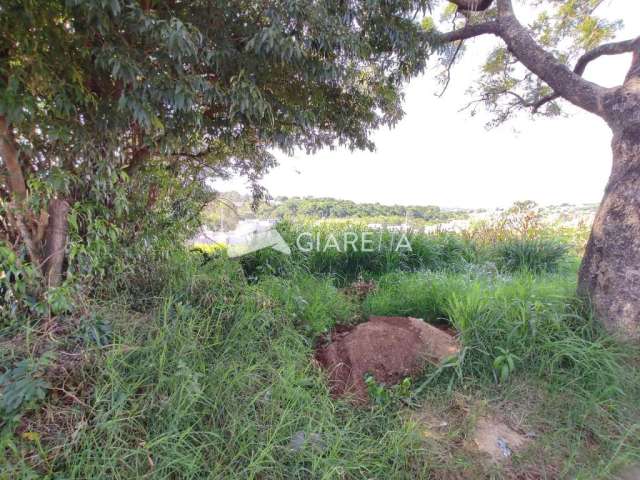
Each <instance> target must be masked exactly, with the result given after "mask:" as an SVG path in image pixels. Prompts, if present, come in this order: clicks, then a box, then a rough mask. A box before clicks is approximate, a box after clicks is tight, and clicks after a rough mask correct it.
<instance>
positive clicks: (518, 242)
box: [494, 238, 568, 273]
mask: <svg viewBox="0 0 640 480" xmlns="http://www.w3.org/2000/svg"><path fill="white" fill-rule="evenodd" d="M567 252H568V247H567V246H566V245H565V244H562V243H560V242H558V241H556V240H545V239H539V238H536V239H512V240H506V241H504V242H502V243H498V244H497V245H496V246H495V252H494V254H495V259H496V264H497V266H498V268H500V270H501V271H505V272H519V271H527V270H528V271H530V272H536V273H542V272H556V271H558V267H559V266H560V264H561V262H562V260H563V259H564V258H565V256H566V254H567Z"/></svg>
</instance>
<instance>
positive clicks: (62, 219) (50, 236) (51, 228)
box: [44, 199, 70, 287]
mask: <svg viewBox="0 0 640 480" xmlns="http://www.w3.org/2000/svg"><path fill="white" fill-rule="evenodd" d="M69 208H70V207H69V204H68V203H67V202H66V201H65V200H60V199H54V200H51V202H50V203H49V225H48V226H47V236H46V242H45V264H44V274H45V280H46V283H47V286H49V287H57V286H59V285H60V283H61V282H62V269H63V266H64V258H65V251H66V247H67V229H68V225H69Z"/></svg>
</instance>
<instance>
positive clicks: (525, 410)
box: [0, 245, 640, 479]
mask: <svg viewBox="0 0 640 480" xmlns="http://www.w3.org/2000/svg"><path fill="white" fill-rule="evenodd" d="M174 247H175V246H174ZM177 247H178V248H174V249H173V250H170V252H169V255H168V256H167V258H166V259H164V260H163V261H158V262H157V263H156V260H155V258H159V257H152V258H151V261H148V262H147V263H151V264H152V265H151V266H150V267H149V271H150V272H152V276H153V277H156V278H154V282H155V284H157V286H155V287H154V291H155V292H157V293H155V294H154V298H153V299H150V300H149V301H148V302H140V301H139V300H137V299H136V298H135V296H133V295H132V292H133V291H135V290H134V287H132V286H129V291H124V290H122V289H120V288H116V287H112V288H106V287H105V289H104V295H106V294H107V293H108V294H109V295H110V296H111V298H109V299H108V300H107V301H93V302H92V303H91V305H89V306H88V310H89V311H90V312H91V314H90V315H87V316H86V317H84V318H83V319H82V320H81V322H80V326H79V328H78V330H77V332H75V333H74V335H79V336H80V337H81V338H82V339H83V340H84V344H85V345H87V346H90V345H92V344H94V342H95V346H94V347H92V348H94V349H95V350H93V351H94V355H95V356H94V357H92V361H91V362H90V364H89V365H87V366H86V367H85V369H86V372H85V373H84V378H85V379H86V381H88V382H89V383H90V389H89V391H88V392H86V391H85V392H84V393H82V394H81V393H80V392H79V391H75V392H74V391H73V390H71V391H70V392H69V393H72V394H74V395H77V396H78V397H79V398H80V399H81V401H82V402H83V403H85V404H86V405H87V407H84V406H83V404H81V403H77V402H74V403H73V404H72V405H69V404H68V402H67V401H68V400H69V398H70V397H64V398H61V397H57V396H55V395H49V396H47V397H46V398H45V400H44V401H45V402H46V404H45V405H46V409H45V410H43V415H44V412H56V416H55V418H58V419H60V420H58V422H59V423H60V424H59V425H57V426H56V425H51V424H48V423H47V424H46V428H43V429H42V433H40V434H39V435H40V436H41V438H40V437H38V441H37V442H36V441H35V440H31V438H32V436H31V435H30V436H29V437H25V436H20V435H19V434H18V431H17V430H15V429H14V428H12V429H10V431H9V432H5V433H4V436H3V437H0V441H1V442H2V445H3V446H7V448H6V450H5V451H6V455H5V456H4V457H0V466H1V467H2V468H3V473H4V472H7V474H8V475H10V476H11V477H12V478H13V477H16V478H20V477H24V476H27V475H28V474H32V475H33V476H36V475H38V474H40V473H44V472H46V473H48V474H49V475H51V476H56V475H57V476H64V477H69V478H87V477H97V478H103V477H105V476H109V477H115V478H131V477H140V476H144V475H147V476H149V477H151V478H160V477H167V476H184V475H190V476H212V477H217V478H218V477H219V478H247V477H259V476H264V477H268V478H298V477H307V476H311V477H314V478H315V477H323V476H327V477H328V476H332V475H333V474H334V473H336V472H338V473H339V474H340V475H345V476H348V477H352V478H371V477H375V478H407V479H409V478H421V477H425V478H426V477H428V476H430V475H431V476H433V475H440V476H442V475H449V474H450V475H458V474H460V475H463V478H464V476H465V475H466V474H467V473H469V472H478V471H481V472H485V468H486V467H485V466H483V464H482V463H481V462H480V461H479V459H477V458H475V457H470V456H468V455H467V454H466V453H465V452H466V450H465V449H460V448H459V445H460V444H462V443H463V441H464V439H465V438H468V436H469V434H470V433H469V431H468V429H465V428H463V427H460V426H458V425H459V424H461V423H462V422H464V420H461V419H459V418H458V419H456V418H454V419H451V418H450V417H449V416H446V415H450V412H464V411H467V409H471V412H470V413H469V415H475V414H476V412H477V410H476V407H474V405H476V404H477V403H486V402H487V401H490V402H491V403H492V404H496V405H500V406H502V405H507V407H505V408H514V409H516V410H514V412H515V411H517V413H518V415H520V414H522V415H523V417H524V418H525V419H526V422H527V423H526V425H527V426H528V428H530V429H531V430H532V431H535V432H536V433H537V437H536V439H535V445H536V447H535V448H542V449H543V450H542V451H541V452H539V455H541V457H540V458H545V459H546V463H545V465H549V470H546V472H547V473H549V472H551V473H553V472H556V473H557V472H558V471H562V472H565V471H566V472H572V473H575V474H576V475H577V476H578V477H580V475H582V477H583V478H594V477H596V478H597V476H598V475H599V474H600V472H608V471H610V470H612V469H613V468H614V463H613V461H614V460H613V459H615V461H616V462H618V461H621V460H622V459H624V458H627V457H629V458H631V457H632V456H633V455H636V454H637V452H639V451H640V445H639V444H638V442H637V439H635V438H634V436H633V435H631V432H633V431H634V430H633V428H635V427H634V426H633V425H634V424H635V423H637V420H638V411H637V402H638V398H639V397H638V395H640V391H638V388H637V385H638V384H639V382H638V378H637V369H635V368H630V366H631V365H633V363H629V362H633V352H632V351H629V350H627V349H626V348H625V347H623V346H621V345H618V344H615V343H614V342H612V340H611V339H610V338H609V337H607V336H606V335H605V334H603V332H602V331H601V330H600V329H599V328H598V327H597V326H596V325H595V324H594V323H593V322H592V320H591V318H590V317H589V315H588V311H587V310H586V309H584V307H583V306H582V305H581V304H580V302H579V301H578V299H576V297H575V295H574V293H573V290H574V288H575V283H574V281H573V280H569V279H568V278H570V277H572V274H571V273H570V274H569V275H566V272H564V273H556V274H533V273H531V272H527V273H518V274H515V275H505V274H501V273H500V272H498V271H497V270H496V269H495V268H493V269H490V268H484V267H483V265H482V264H480V265H474V264H471V265H468V266H467V268H462V265H457V266H456V267H455V268H449V269H447V268H444V269H443V271H439V272H413V273H407V272H401V271H396V272H392V273H389V274H387V275H384V276H383V277H381V278H380V280H379V281H378V282H377V288H376V289H375V291H373V292H370V293H369V295H368V296H367V297H366V298H365V300H364V303H363V306H362V309H363V311H362V312H358V305H357V304H355V303H353V302H351V301H350V300H348V299H347V298H346V297H345V296H344V295H343V294H342V293H340V291H339V290H338V289H336V287H335V286H334V285H333V284H332V282H331V279H330V278H327V277H326V276H324V275H318V274H317V273H315V272H310V271H308V270H307V266H306V265H304V264H297V263H296V262H297V261H298V260H301V259H302V257H294V258H293V259H289V262H290V264H291V265H290V270H288V271H286V272H285V271H283V273H282V274H281V275H280V276H277V277H276V276H273V275H260V276H259V277H258V278H256V279H255V280H253V281H252V282H248V281H247V278H246V277H245V275H244V273H243V270H242V268H241V267H242V266H241V264H240V262H239V261H238V260H234V259H228V258H226V257H225V256H224V255H211V256H209V257H205V256H203V255H202V254H201V253H199V252H188V251H186V250H184V249H181V248H179V246H177ZM163 248H168V245H166V246H164V247H163ZM452 258H455V257H452ZM125 285H126V283H125ZM132 306H133V307H134V308H135V310H132V309H131V307H132ZM143 307H144V308H143ZM136 310H142V313H136ZM369 314H383V315H384V314H389V315H411V316H416V317H422V318H425V319H427V320H428V321H440V322H443V321H444V322H451V323H452V324H453V325H454V326H455V328H456V329H457V330H458V332H459V335H460V336H461V340H462V342H463V345H464V349H463V354H462V355H460V356H458V357H454V358H452V359H450V360H449V361H448V362H447V363H446V364H444V365H442V366H441V368H440V369H439V370H434V369H432V370H427V371H426V372H425V378H424V379H416V380H415V381H411V382H410V381H408V380H407V381H405V382H403V383H402V384H400V385H398V386H391V385H384V386H383V385H380V384H377V382H372V381H371V380H369V385H370V389H371V391H372V393H373V397H374V400H376V401H374V402H373V404H372V406H371V407H370V408H368V409H360V408H354V407H353V406H351V405H350V404H349V403H346V402H344V401H341V400H337V399H333V398H332V397H331V396H330V394H329V391H328V388H327V385H326V383H325V380H326V379H325V377H324V375H323V373H322V372H321V371H320V370H319V369H318V368H316V366H315V365H314V363H313V362H312V361H311V360H310V359H311V358H312V355H313V347H314V345H315V344H316V342H317V341H318V334H321V333H322V332H323V331H325V330H326V329H327V328H330V327H331V326H332V325H334V324H335V323H336V322H338V323H345V322H350V321H353V320H354V319H355V318H356V317H358V318H359V317H360V316H362V317H364V316H366V315H369ZM109 330H110V331H109ZM95 339H102V340H98V341H96V340H95ZM107 339H108V340H107ZM505 365H506V367H505ZM507 370H508V374H507V373H506V372H507ZM503 371H504V372H505V373H502V372H503ZM39 375H40V374H39V373H38V374H34V377H37V378H41V377H39ZM42 378H43V379H44V380H46V381H48V382H49V383H50V384H51V386H52V387H53V388H57V387H58V383H57V382H60V381H64V380H61V379H58V378H57V377H55V376H45V377H42ZM498 381H499V383H498ZM53 388H52V390H53ZM65 388H66V389H72V388H73V385H71V384H68V385H65ZM465 399H468V400H465ZM420 403H424V404H425V405H426V406H428V407H429V408H435V407H436V406H437V407H438V408H442V409H443V410H442V411H443V412H444V415H445V416H443V417H442V418H443V419H445V420H447V421H449V422H451V423H450V430H449V431H448V433H447V434H446V435H444V436H442V437H438V438H433V439H432V438H430V437H428V436H427V434H428V432H427V431H425V425H423V424H421V423H416V422H414V421H412V420H410V417H411V418H412V417H413V415H414V413H415V414H419V413H420V412H421V410H418V411H416V412H408V411H407V410H406V407H407V405H414V406H415V405H417V404H420ZM509 405H511V406H512V407H509ZM78 411H81V412H83V415H82V416H81V417H80V419H78V420H77V421H76V422H75V423H73V422H71V423H72V425H71V426H69V427H67V426H66V423H65V422H69V418H73V417H72V416H71V415H72V412H78ZM447 412H449V414H447ZM35 413H36V412H33V411H30V412H29V411H28V412H27V414H28V415H33V414H35ZM460 415H461V414H460ZM45 419H46V417H45V416H39V417H35V418H31V417H30V418H29V421H30V422H40V423H36V424H37V425H44V423H43V422H45ZM31 425H33V423H32V424H31ZM56 428H58V429H60V430H61V431H58V432H57V433H55V432H56V430H55V429H56ZM448 428H449V427H448ZM67 429H68V430H67ZM51 430H53V432H54V433H49V432H51ZM30 431H39V430H36V429H34V428H33V427H31V428H30ZM301 431H302V432H306V433H307V434H309V435H311V434H314V435H317V436H318V437H319V438H320V439H321V440H322V442H321V444H322V445H324V446H323V447H321V448H303V449H302V450H294V449H292V448H291V447H290V445H291V441H292V438H294V437H295V436H296V434H297V433H298V432H301ZM586 431H588V432H589V434H588V435H585V434H584V432H586ZM13 432H15V434H14V435H12V433H13ZM33 438H35V437H33ZM432 440H433V441H432ZM9 446H11V447H9ZM538 446H540V447H538ZM211 452H215V455H211ZM442 455H446V458H447V459H449V460H448V461H447V462H442V460H441V459H442ZM122 458H127V459H128V461H127V462H122ZM537 458H538V457H531V458H529V457H526V456H518V457H517V460H518V462H517V465H520V464H521V468H522V469H523V470H522V471H525V472H526V471H529V469H531V468H537V467H535V465H537V463H536V462H537V461H538V460H537ZM551 462H553V464H552V465H551V464H550V463H551ZM461 465H462V466H461ZM464 465H466V467H464ZM495 468H497V467H495ZM545 468H546V467H545ZM461 469H462V470H461ZM491 472H493V473H494V474H496V475H497V476H498V477H500V475H501V474H502V473H504V474H505V475H506V474H508V473H509V472H506V473H505V472H502V471H498V470H495V469H494V470H491ZM496 472H498V473H496ZM487 474H488V473H487ZM467 476H469V475H467Z"/></svg>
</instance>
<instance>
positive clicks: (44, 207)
mask: <svg viewBox="0 0 640 480" xmlns="http://www.w3.org/2000/svg"><path fill="white" fill-rule="evenodd" d="M426 3H427V2H426V1H424V0H415V1H410V2H406V1H397V2H378V1H375V2H349V3H344V4H342V3H340V4H336V3H335V2H297V1H289V0H283V1H278V2H271V3H270V4H269V6H268V8H263V7H264V6H263V4H262V2H257V1H248V2H244V1H243V2H228V1H226V0H219V1H214V2H187V3H178V4H175V5H174V4H167V3H163V2H155V1H142V2H139V1H131V0H113V1H109V2H104V1H99V0H89V1H76V0H73V1H66V2H60V1H56V0H48V1H43V2H34V1H27V2H23V1H17V0H12V1H9V2H4V3H3V4H2V6H0V33H1V36H2V38H3V39H4V41H3V44H2V46H1V47H0V53H1V54H0V92H1V93H0V127H1V128H0V129H1V130H2V131H0V135H1V137H0V140H1V142H0V146H2V148H3V153H2V159H1V160H0V166H1V167H2V169H3V170H5V169H6V170H7V171H9V170H10V172H9V173H10V174H9V175H0V211H1V212H2V213H3V215H2V221H1V222H0V241H1V242H3V249H4V248H9V249H10V250H11V255H7V254H6V252H4V251H3V252H2V261H3V263H4V261H5V258H7V257H8V256H11V257H16V259H17V260H18V264H19V266H16V265H18V264H16V262H15V261H13V260H11V262H12V265H11V266H10V267H11V268H12V269H14V270H15V269H16V268H19V269H21V270H22V269H24V271H21V272H19V274H18V276H17V279H16V276H15V275H13V276H12V278H11V280H10V281H9V283H7V282H6V281H5V280H3V287H2V288H3V291H2V293H3V295H4V294H5V293H6V291H7V290H10V293H9V294H8V295H9V297H10V301H11V302H12V304H13V306H12V307H11V308H10V310H11V312H15V311H16V310H18V309H20V310H22V312H23V313H24V312H28V313H34V309H33V308H32V305H31V303H33V301H32V300H31V298H32V297H33V298H35V301H36V302H39V303H41V304H43V305H44V306H43V308H44V309H46V308H48V305H46V298H47V296H48V294H47V292H46V289H47V287H48V286H49V284H50V283H49V279H48V273H49V272H48V270H49V268H50V264H52V263H54V262H53V260H52V259H51V258H50V259H46V258H45V249H46V248H48V247H47V245H49V244H51V245H53V242H50V241H48V240H47V236H50V235H62V236H64V229H61V230H58V232H62V233H55V232H53V229H48V222H47V219H48V218H53V217H55V215H56V212H54V211H49V210H50V208H52V206H53V205H67V204H68V205H69V206H70V212H69V214H68V215H66V213H62V216H63V217H64V218H63V219H62V224H63V225H66V224H67V223H68V225H69V229H70V231H69V240H70V241H69V242H66V241H65V239H64V238H62V245H63V247H62V248H61V249H60V250H59V251H58V252H57V253H56V255H55V256H56V257H57V258H56V260H57V259H58V258H59V257H60V256H62V257H66V258H62V259H60V260H61V261H60V263H59V264H58V265H64V266H65V267H66V270H65V272H63V277H66V279H67V280H68V286H70V287H71V286H81V285H88V286H92V285H94V284H96V283H98V281H99V280H100V279H101V278H102V277H104V275H105V274H106V273H107V272H109V271H113V270H115V271H118V270H119V269H120V268H121V269H124V270H126V269H127V268H129V265H131V264H133V263H136V262H132V258H133V257H136V256H139V255H140V254H141V252H140V249H139V248H138V247H137V245H143V246H144V248H142V250H144V249H147V250H151V249H149V248H148V246H149V244H150V243H153V242H155V241H156V240H158V237H163V236H166V237H168V236H170V235H174V236H175V239H174V241H176V242H179V241H180V240H181V236H182V235H185V234H188V233H189V229H190V227H192V226H193V222H194V221H195V222H197V221H199V213H200V210H201V209H202V208H203V206H204V205H205V204H206V203H208V202H209V201H210V200H211V199H212V192H211V191H210V188H209V187H208V186H207V184H206V178H208V177H225V176H228V175H230V174H231V173H238V174H241V175H244V176H245V177H246V178H248V180H249V181H250V182H251V184H252V185H253V191H254V193H255V196H256V197H259V196H260V195H261V194H262V190H261V188H260V187H259V186H258V184H257V181H258V180H259V179H260V177H261V176H262V175H263V174H264V173H265V172H266V171H267V170H268V169H269V168H270V167H272V166H273V165H274V158H273V156H272V154H271V153H270V152H269V149H272V148H280V149H284V150H286V151H291V150H292V149H293V148H294V147H300V148H304V149H306V150H308V151H314V150H316V149H318V148H320V147H323V146H327V145H335V144H341V145H346V146H348V147H350V148H359V149H366V148H372V147H373V144H372V142H371V141H370V139H369V133H370V131H371V130H372V129H375V128H377V127H379V126H381V125H391V124H393V123H395V122H396V121H398V119H399V118H400V117H401V116H402V110H401V107H400V103H401V97H402V92H401V88H402V82H403V81H404V80H406V79H407V78H409V76H411V75H412V74H414V73H416V72H419V71H420V70H421V69H422V68H423V66H424V60H425V51H424V49H423V48H422V43H423V38H422V35H421V32H420V27H419V25H418V23H417V22H415V21H414V20H413V18H414V16H415V14H416V12H417V11H419V10H421V9H423V8H424V7H425V6H426ZM54 200H56V202H57V201H60V203H56V202H54ZM57 211H58V212H62V210H60V209H58V210H57ZM5 219H6V220H5ZM131 244H135V245H136V247H135V248H134V249H133V250H135V251H129V250H128V249H127V248H126V246H127V245H131ZM64 245H66V247H64ZM136 249H138V250H136ZM29 269H31V270H33V272H35V273H36V275H31V273H30V272H29V271H28V270H29ZM4 271H5V269H4V265H3V272H4ZM5 275H7V274H6V273H5ZM53 278H54V279H55V283H52V285H53V286H58V284H59V283H60V282H59V280H58V279H59V278H60V276H59V275H54V277H53ZM27 280H28V281H29V284H28V285H26V286H25V285H24V282H27ZM3 315H5V313H4V312H3ZM10 315H13V316H14V317H15V314H14V313H10Z"/></svg>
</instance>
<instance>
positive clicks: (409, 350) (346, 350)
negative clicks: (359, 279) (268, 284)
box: [316, 317, 460, 404]
mask: <svg viewBox="0 0 640 480" xmlns="http://www.w3.org/2000/svg"><path fill="white" fill-rule="evenodd" d="M459 349H460V347H459V345H458V342H457V341H456V340H455V338H454V337H453V336H451V335H449V334H448V333H446V332H443V331H442V330H440V329H438V328H436V327H433V326H431V325H429V324H428V323H425V322H424V321H422V320H420V319H417V318H411V317H371V318H369V321H368V322H365V323H361V324H360V325H357V326H355V327H353V328H351V329H344V328H342V329H337V330H336V331H334V333H333V334H332V336H331V343H329V344H328V345H326V346H323V347H320V348H318V350H317V352H316V359H317V360H318V362H319V363H320V364H321V365H322V366H323V367H324V368H325V369H326V370H327V374H328V378H329V386H330V388H331V393H332V394H334V395H336V396H344V395H347V396H350V397H351V398H353V400H354V401H355V402H356V403H360V404H364V403H367V402H368V395H367V387H366V385H365V383H364V377H365V375H366V374H370V375H373V377H374V378H375V379H376V381H377V382H378V383H384V384H385V385H393V384H396V383H398V382H400V381H401V380H402V379H403V378H405V377H409V376H413V375H416V374H418V373H420V371H421V370H422V369H423V367H424V365H425V362H430V363H434V364H437V363H439V362H440V361H442V360H443V359H445V358H447V357H449V356H451V355H453V354H455V353H457V352H458V351H459Z"/></svg>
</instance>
